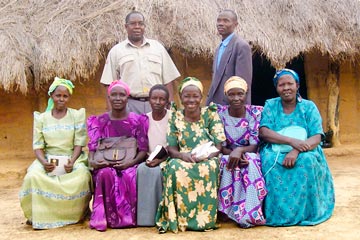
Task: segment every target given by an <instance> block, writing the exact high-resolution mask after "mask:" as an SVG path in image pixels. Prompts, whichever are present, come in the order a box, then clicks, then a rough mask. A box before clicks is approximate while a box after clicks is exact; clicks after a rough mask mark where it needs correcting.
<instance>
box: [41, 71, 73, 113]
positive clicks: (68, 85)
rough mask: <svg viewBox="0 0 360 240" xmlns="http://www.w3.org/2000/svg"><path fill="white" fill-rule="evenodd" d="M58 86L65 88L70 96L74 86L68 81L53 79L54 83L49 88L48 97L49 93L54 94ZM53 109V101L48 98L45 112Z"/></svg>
mask: <svg viewBox="0 0 360 240" xmlns="http://www.w3.org/2000/svg"><path fill="white" fill-rule="evenodd" d="M58 86H64V87H66V88H67V90H69V93H70V95H72V93H73V89H74V88H75V86H74V84H73V83H72V82H71V81H70V80H67V79H64V78H59V77H55V78H54V82H53V83H52V84H51V85H50V87H49V91H48V95H49V96H51V93H52V92H54V91H55V89H56V88H57V87H58ZM53 108H54V101H53V100H52V98H51V97H50V98H49V100H48V105H47V108H46V111H50V110H51V109H53Z"/></svg>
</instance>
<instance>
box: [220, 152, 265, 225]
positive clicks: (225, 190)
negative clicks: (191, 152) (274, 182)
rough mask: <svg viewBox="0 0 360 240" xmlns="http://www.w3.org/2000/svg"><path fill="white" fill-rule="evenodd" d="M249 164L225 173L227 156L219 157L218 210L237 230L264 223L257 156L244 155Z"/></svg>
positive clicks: (263, 194) (260, 177)
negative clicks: (229, 219) (232, 222)
mask: <svg viewBox="0 0 360 240" xmlns="http://www.w3.org/2000/svg"><path fill="white" fill-rule="evenodd" d="M246 156H247V159H248V161H249V165H248V166H247V167H244V168H238V169H235V170H233V171H231V170H228V169H227V168H226V165H227V163H228V157H229V156H228V155H224V156H223V157H222V158H221V163H220V169H221V170H220V174H221V178H220V179H221V180H220V188H219V206H218V210H219V211H220V212H223V213H225V214H227V215H228V217H229V218H231V219H232V220H234V221H236V222H237V223H238V224H239V225H240V227H244V228H247V227H251V226H254V225H263V224H265V218H264V216H263V213H262V203H263V200H264V198H265V196H266V193H267V191H266V188H265V181H264V178H263V176H262V173H261V163H260V158H259V155H258V154H255V153H246Z"/></svg>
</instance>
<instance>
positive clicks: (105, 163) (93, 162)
mask: <svg viewBox="0 0 360 240" xmlns="http://www.w3.org/2000/svg"><path fill="white" fill-rule="evenodd" d="M94 154H95V152H93V151H89V163H90V166H91V167H93V168H94V169H100V168H104V167H108V166H110V163H109V162H108V161H105V160H104V159H102V160H98V161H96V160H94Z"/></svg>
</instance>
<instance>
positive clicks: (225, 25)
mask: <svg viewBox="0 0 360 240" xmlns="http://www.w3.org/2000/svg"><path fill="white" fill-rule="evenodd" d="M237 25H238V22H237V15H236V13H235V12H234V11H232V10H224V11H222V12H221V13H220V14H219V16H218V18H217V20H216V27H217V30H218V32H219V34H220V35H221V37H222V42H221V44H220V46H219V47H218V48H217V49H216V52H215V56H214V63H213V77H212V82H211V86H210V90H209V93H208V97H207V100H206V105H209V103H210V102H214V103H218V104H223V105H225V104H228V103H227V101H226V97H225V95H224V83H225V82H226V80H228V79H229V78H230V77H232V76H239V77H241V78H243V79H244V80H245V81H246V82H247V84H248V89H249V90H248V93H247V99H246V103H247V104H251V81H252V55H251V48H250V46H249V44H248V43H247V42H246V41H245V40H243V39H242V38H240V37H239V36H237V35H236V34H235V32H234V31H235V28H236V27H237Z"/></svg>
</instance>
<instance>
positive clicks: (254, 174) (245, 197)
mask: <svg viewBox="0 0 360 240" xmlns="http://www.w3.org/2000/svg"><path fill="white" fill-rule="evenodd" d="M247 89H248V88H247V83H246V81H245V80H244V79H242V78H240V77H236V76H234V77H231V78H229V79H228V80H227V81H226V82H225V85H224V93H225V96H226V97H227V99H228V102H229V105H228V106H219V109H218V113H219V115H220V118H221V120H222V122H223V124H224V128H225V135H226V143H225V144H224V145H223V148H222V153H223V154H224V155H223V156H222V158H221V160H220V176H221V177H220V179H221V180H220V189H219V206H218V210H219V211H220V212H222V213H225V214H226V215H227V216H228V217H229V218H230V219H232V220H234V221H236V222H237V223H238V224H239V225H240V227H244V228H247V227H251V226H254V225H263V224H265V219H264V216H263V213H262V210H261V208H262V202H263V200H264V198H265V196H266V193H267V191H266V189H265V181H264V178H263V176H262V173H261V162H260V156H259V154H258V153H257V149H258V143H259V136H258V134H259V123H260V118H261V111H262V107H261V106H252V105H245V102H246V95H247Z"/></svg>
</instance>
